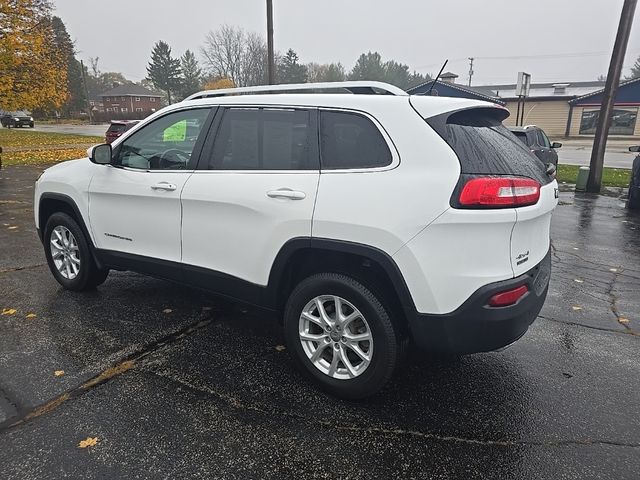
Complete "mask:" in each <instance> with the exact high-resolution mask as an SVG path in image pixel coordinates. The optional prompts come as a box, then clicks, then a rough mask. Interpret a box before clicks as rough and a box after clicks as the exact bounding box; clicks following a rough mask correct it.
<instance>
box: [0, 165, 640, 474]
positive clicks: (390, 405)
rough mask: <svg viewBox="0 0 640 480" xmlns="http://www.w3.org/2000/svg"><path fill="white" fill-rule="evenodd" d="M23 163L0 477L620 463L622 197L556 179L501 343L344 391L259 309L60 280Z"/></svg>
mask: <svg viewBox="0 0 640 480" xmlns="http://www.w3.org/2000/svg"><path fill="white" fill-rule="evenodd" d="M39 172H40V169H39V168H37V167H8V168H5V169H3V170H2V171H0V245H1V248H2V249H1V251H2V254H1V255H0V309H1V310H2V313H3V314H2V315H0V464H1V465H2V467H1V468H2V475H1V476H2V477H3V478H12V479H13V478H15V479H32V478H33V479H35V478H530V479H537V478H558V479H559V478H563V479H584V478H611V479H621V478H625V479H626V478H629V479H631V478H637V477H638V472H640V389H639V387H638V386H639V385H640V217H639V216H638V215H637V214H636V215H632V214H631V213H629V212H627V211H626V210H625V209H624V208H623V201H622V200H620V199H618V198H612V197H605V196H586V195H585V196H574V195H573V194H572V193H570V192H563V193H561V197H560V205H559V206H558V208H557V210H556V213H555V215H554V218H553V224H552V242H553V246H552V253H553V268H554V270H553V274H552V280H551V286H550V293H549V297H548V299H547V303H546V304H545V306H544V308H543V310H542V312H541V314H540V317H539V318H538V319H537V321H536V322H535V323H534V324H533V325H532V327H531V329H530V330H529V332H528V333H527V334H526V335H525V336H524V337H523V338H522V339H521V340H520V341H518V342H517V343H516V344H514V345H513V346H512V347H510V348H508V349H507V350H504V351H502V352H494V353H487V354H477V355H471V356H467V357H463V358H461V359H453V358H447V359H443V358H432V357H429V356H427V355H424V354H420V353H417V352H412V353H411V355H410V356H409V359H408V361H407V365H406V366H405V368H404V369H403V370H402V371H401V372H400V374H399V375H398V376H397V378H396V379H395V380H394V381H393V382H391V384H390V385H389V386H388V387H387V388H386V389H385V390H384V391H383V392H382V393H381V394H379V395H377V396H375V397H373V398H371V399H369V400H367V401H364V402H357V403H349V402H344V401H340V400H336V399H334V398H331V397H329V396H327V395H325V394H323V393H320V392H318V391H317V390H315V389H314V388H313V386H311V385H310V384H309V383H307V381H306V380H305V379H304V377H303V376H302V375H301V374H300V373H299V372H298V371H297V370H296V368H295V365H294V362H293V361H292V359H291V358H290V357H289V354H288V352H287V350H286V349H284V348H283V347H282V345H283V342H284V341H283V337H282V332H281V330H280V328H279V325H278V322H277V319H275V318H271V317H270V316H268V315H265V314H263V313H261V312H259V311H254V310H251V309H249V308H247V307H244V306H241V305H234V304H231V303H228V302H223V301H221V300H218V299H216V298H213V297H211V296H209V295H207V294H204V293H201V292H198V291H193V290H190V289H188V288H185V287H182V286H177V285H174V284H172V283H168V282H165V281H161V280H156V279H152V278H148V277H143V276H140V275H137V274H134V273H128V272H112V273H111V275H110V277H109V279H108V280H107V281H106V283H105V284H104V285H103V286H101V287H100V288H99V289H98V290H96V291H95V292H91V293H86V294H79V293H73V292H68V291H64V290H62V289H61V288H60V287H59V285H58V284H57V283H56V282H55V280H54V279H53V277H52V276H51V275H50V273H49V270H48V268H47V266H46V264H45V259H44V254H43V252H42V246H41V244H40V243H39V240H38V238H37V235H36V233H35V229H34V226H33V220H32V196H33V182H34V181H35V179H36V177H37V175H38V173H39ZM88 438H91V439H96V440H95V444H94V445H92V446H88V447H87V448H80V446H79V445H80V442H81V441H83V440H86V439H88ZM90 443H93V442H90ZM83 445H84V444H83Z"/></svg>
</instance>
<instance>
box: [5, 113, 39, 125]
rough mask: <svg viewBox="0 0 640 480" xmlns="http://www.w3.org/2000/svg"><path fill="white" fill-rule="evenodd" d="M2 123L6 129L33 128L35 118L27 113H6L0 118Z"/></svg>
mask: <svg viewBox="0 0 640 480" xmlns="http://www.w3.org/2000/svg"><path fill="white" fill-rule="evenodd" d="M0 123H1V124H2V126H3V127H5V128H11V127H25V126H26V127H30V128H33V117H32V116H31V115H28V114H27V113H26V112H21V111H18V112H4V113H3V114H2V116H1V117H0Z"/></svg>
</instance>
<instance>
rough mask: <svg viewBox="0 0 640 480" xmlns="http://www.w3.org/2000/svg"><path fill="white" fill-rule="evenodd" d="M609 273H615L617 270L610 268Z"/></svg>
mask: <svg viewBox="0 0 640 480" xmlns="http://www.w3.org/2000/svg"><path fill="white" fill-rule="evenodd" d="M609 271H610V272H617V271H618V269H617V268H610V269H609Z"/></svg>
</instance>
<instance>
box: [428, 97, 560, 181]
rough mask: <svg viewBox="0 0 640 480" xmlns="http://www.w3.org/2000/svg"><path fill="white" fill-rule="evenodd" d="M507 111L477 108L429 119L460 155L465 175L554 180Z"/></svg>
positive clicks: (462, 171) (462, 170)
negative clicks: (516, 130) (506, 123)
mask: <svg viewBox="0 0 640 480" xmlns="http://www.w3.org/2000/svg"><path fill="white" fill-rule="evenodd" d="M504 115H505V114H504V112H503V110H501V109H497V108H474V109H469V110H463V111H460V112H456V113H453V114H448V116H444V117H443V116H442V115H441V116H438V117H435V118H433V119H429V124H430V125H431V126H432V127H433V128H434V129H435V130H436V131H437V132H438V133H439V134H440V136H442V137H443V138H444V139H445V141H446V142H447V143H448V144H449V146H451V148H452V149H453V150H454V151H455V152H456V155H457V156H458V159H459V160H460V167H461V173H462V174H468V175H517V176H522V177H529V178H532V179H534V180H537V181H538V182H540V183H541V184H542V185H544V184H547V183H549V182H551V181H552V177H550V176H549V175H547V173H546V166H545V165H544V164H543V163H542V161H541V160H540V159H538V157H536V156H535V155H533V154H532V153H531V152H530V151H529V149H528V148H527V147H526V146H525V144H523V143H522V142H521V141H520V140H518V137H516V136H515V135H514V134H513V133H512V132H511V131H510V130H509V129H508V128H506V127H505V126H504V125H502V120H503V118H504Z"/></svg>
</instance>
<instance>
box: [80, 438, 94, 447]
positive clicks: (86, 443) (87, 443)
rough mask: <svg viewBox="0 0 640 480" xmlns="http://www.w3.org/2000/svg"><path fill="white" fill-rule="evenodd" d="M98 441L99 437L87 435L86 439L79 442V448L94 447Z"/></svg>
mask: <svg viewBox="0 0 640 480" xmlns="http://www.w3.org/2000/svg"><path fill="white" fill-rule="evenodd" d="M97 443H98V437H87V438H86V439H84V440H81V441H80V443H79V444H78V448H88V447H93V446H94V445H95V444H97Z"/></svg>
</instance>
